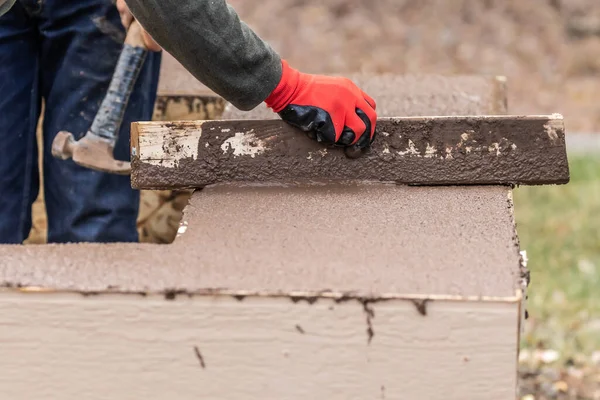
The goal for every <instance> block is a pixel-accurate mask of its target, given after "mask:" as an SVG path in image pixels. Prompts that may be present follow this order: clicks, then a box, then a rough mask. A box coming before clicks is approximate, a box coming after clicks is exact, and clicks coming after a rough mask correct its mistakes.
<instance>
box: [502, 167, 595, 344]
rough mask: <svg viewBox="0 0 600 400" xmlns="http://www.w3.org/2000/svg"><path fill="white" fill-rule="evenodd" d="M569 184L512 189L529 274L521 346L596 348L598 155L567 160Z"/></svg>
mask: <svg viewBox="0 0 600 400" xmlns="http://www.w3.org/2000/svg"><path fill="white" fill-rule="evenodd" d="M569 166H570V171H571V182H569V183H568V184H566V185H558V186H540V187H534V186H527V187H520V188H517V189H515V191H514V202H515V215H516V220H517V230H518V233H519V238H520V241H521V249H522V250H526V251H527V257H528V259H529V262H528V268H529V270H530V271H531V285H530V288H529V301H528V307H527V308H528V311H529V315H530V320H529V321H528V322H527V324H526V332H525V335H524V338H523V345H524V346H527V347H535V346H538V345H542V346H544V347H547V348H551V349H555V350H558V351H560V352H561V353H563V354H567V353H568V354H576V353H585V354H590V353H591V352H592V351H594V350H600V156H596V157H593V156H574V155H570V156H569Z"/></svg>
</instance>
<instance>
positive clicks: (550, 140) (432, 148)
mask: <svg viewBox="0 0 600 400" xmlns="http://www.w3.org/2000/svg"><path fill="white" fill-rule="evenodd" d="M133 126H134V129H133V130H134V131H135V132H136V133H135V134H134V136H136V137H137V138H136V139H135V140H134V141H133V142H132V185H133V187H134V188H138V189H172V188H201V187H204V186H206V185H210V184H215V183H222V182H235V181H244V182H249V181H250V182H271V183H272V182H289V181H303V182H306V181H308V182H312V181H319V180H326V181H347V180H367V181H382V182H395V183H402V184H419V185H448V184H522V185H528V184H561V183H566V182H568V181H569V170H568V162H567V154H566V146H565V130H564V122H563V119H562V116H560V115H557V114H555V115H529V116H520V115H484V116H423V117H397V118H394V117H390V118H379V119H378V123H377V131H378V136H377V138H376V140H375V142H374V144H373V146H372V148H371V149H370V150H369V151H368V152H366V153H365V154H364V155H363V156H362V157H360V158H359V159H356V160H352V159H348V158H347V157H345V155H344V153H343V151H342V149H341V148H337V147H331V146H324V145H322V144H320V143H317V142H316V141H313V140H310V139H308V138H307V137H306V135H305V134H304V133H302V132H301V131H300V130H298V129H296V128H293V127H291V126H290V125H288V124H286V123H285V122H283V121H281V120H222V121H180V122H179V121H174V122H138V123H134V124H133Z"/></svg>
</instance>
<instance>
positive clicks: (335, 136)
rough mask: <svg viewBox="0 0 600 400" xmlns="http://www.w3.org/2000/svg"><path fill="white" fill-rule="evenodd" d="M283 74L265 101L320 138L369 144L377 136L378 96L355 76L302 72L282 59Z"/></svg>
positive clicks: (285, 116)
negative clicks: (365, 89)
mask: <svg viewBox="0 0 600 400" xmlns="http://www.w3.org/2000/svg"><path fill="white" fill-rule="evenodd" d="M282 66H283V74H282V77H281V81H280V82H279V85H278V86H277V88H275V90H274V91H273V92H272V93H271V94H270V95H269V97H268V98H267V99H266V100H265V103H266V104H267V106H268V107H270V108H271V109H272V110H273V111H274V112H276V113H278V114H279V115H280V117H281V118H282V119H283V120H284V121H286V122H288V123H290V124H291V125H293V126H295V127H298V128H300V129H301V130H303V131H305V132H309V134H312V136H313V137H315V136H316V139H317V140H318V141H320V142H324V143H328V144H335V145H340V146H350V145H356V146H357V147H359V148H365V147H369V146H370V145H371V143H372V142H373V139H374V138H375V125H376V121H377V112H376V111H375V108H376V104H375V100H373V99H372V98H371V97H369V96H368V95H367V94H366V93H364V92H363V91H362V90H361V89H359V88H358V87H357V86H356V85H355V84H354V83H353V82H352V81H351V80H349V79H347V78H341V77H329V76H321V75H310V74H304V73H301V72H299V71H297V70H295V69H293V68H291V67H290V66H289V65H288V63H287V62H286V61H285V60H284V61H282Z"/></svg>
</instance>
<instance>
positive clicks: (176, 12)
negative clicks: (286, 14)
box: [126, 0, 281, 110]
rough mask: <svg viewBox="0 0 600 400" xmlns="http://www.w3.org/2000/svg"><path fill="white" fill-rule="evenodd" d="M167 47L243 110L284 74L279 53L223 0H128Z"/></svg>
mask: <svg viewBox="0 0 600 400" xmlns="http://www.w3.org/2000/svg"><path fill="white" fill-rule="evenodd" d="M126 3H127V5H128V6H129V8H130V10H131V12H132V14H133V15H134V16H135V18H136V19H137V20H138V21H139V22H140V23H141V24H142V26H143V27H144V28H145V29H146V30H147V31H148V32H149V33H150V35H152V37H153V38H154V40H156V42H157V43H158V44H160V45H161V47H162V48H163V49H165V50H166V51H167V52H169V53H170V54H172V55H173V56H174V57H175V58H176V59H177V60H178V61H179V62H180V63H181V64H182V65H183V66H184V67H185V68H186V69H187V70H188V71H190V73H192V74H193V75H194V76H195V77H196V78H197V79H198V80H199V81H201V82H202V83H204V84H205V85H206V86H208V87H209V88H210V89H212V90H213V91H214V92H215V93H217V94H219V95H220V96H222V97H223V98H224V99H226V100H227V101H229V102H231V103H232V104H233V105H234V106H236V107H237V108H239V109H242V110H250V109H252V108H254V107H256V106H257V105H258V104H260V103H261V102H262V101H264V100H265V99H266V98H267V96H268V95H269V94H270V93H271V91H273V89H274V88H275V87H276V86H277V84H278V82H279V80H280V78H281V59H280V57H279V55H278V54H277V53H276V52H275V51H274V50H273V49H271V47H270V46H269V45H268V44H267V43H265V42H264V41H263V40H262V39H261V38H260V37H258V35H256V34H255V33H254V32H253V31H252V30H251V29H250V28H249V27H248V26H247V25H246V24H244V23H243V22H242V21H240V19H239V17H238V15H237V13H236V12H235V11H234V10H233V8H231V7H230V6H229V5H228V4H227V2H226V1H225V0H126Z"/></svg>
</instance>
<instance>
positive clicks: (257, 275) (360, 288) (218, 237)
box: [0, 184, 520, 297]
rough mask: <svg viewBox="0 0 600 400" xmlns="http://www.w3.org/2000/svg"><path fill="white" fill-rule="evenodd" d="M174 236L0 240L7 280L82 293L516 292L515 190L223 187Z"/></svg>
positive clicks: (197, 199)
mask: <svg viewBox="0 0 600 400" xmlns="http://www.w3.org/2000/svg"><path fill="white" fill-rule="evenodd" d="M184 221H185V222H186V225H187V230H186V231H185V233H183V234H182V235H181V236H180V237H178V238H177V239H176V240H175V242H174V243H173V244H172V245H142V244H69V245H44V246H0V284H2V285H3V286H17V285H25V286H29V285H33V286H42V287H48V288H54V289H64V290H77V291H104V290H121V291H133V292H147V291H158V292H169V291H172V290H174V289H181V290H185V291H202V290H204V291H214V290H219V289H220V290H222V289H229V290H245V291H265V292H271V293H289V292H290V291H309V292H318V291H326V290H331V291H339V292H354V293H355V294H357V295H358V294H360V295H366V296H369V295H375V296H376V295H381V294H385V293H391V294H423V295H426V294H434V295H457V296H507V297H509V296H513V295H515V293H516V290H517V288H518V283H519V280H520V264H519V249H518V245H517V241H516V233H515V231H514V224H513V221H512V208H511V203H510V201H509V189H508V188H504V187H441V188H426V187H422V188H417V187H406V186H396V185H380V184H374V185H340V186H332V185H327V186H322V187H318V188H316V187H310V188H308V187H302V186H290V187H240V186H231V185H225V186H214V187H210V188H207V189H204V190H203V191H201V192H197V193H195V194H194V196H193V197H192V200H191V203H190V205H189V206H188V207H187V208H186V210H185V215H184Z"/></svg>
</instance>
